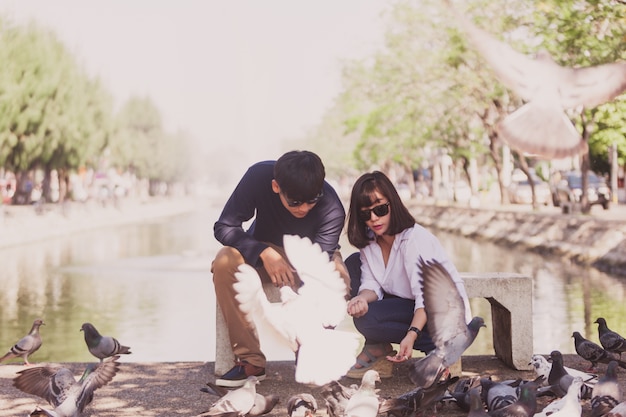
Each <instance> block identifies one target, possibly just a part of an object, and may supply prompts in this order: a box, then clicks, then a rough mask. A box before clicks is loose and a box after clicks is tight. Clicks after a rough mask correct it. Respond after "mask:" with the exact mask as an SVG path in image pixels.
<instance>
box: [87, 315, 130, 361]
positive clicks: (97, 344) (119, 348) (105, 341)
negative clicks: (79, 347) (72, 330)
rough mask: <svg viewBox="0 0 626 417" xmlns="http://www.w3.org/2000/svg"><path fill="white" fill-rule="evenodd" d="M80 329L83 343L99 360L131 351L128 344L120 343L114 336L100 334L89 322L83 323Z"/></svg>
mask: <svg viewBox="0 0 626 417" xmlns="http://www.w3.org/2000/svg"><path fill="white" fill-rule="evenodd" d="M80 330H81V331H83V332H85V343H87V348H88V349H89V352H91V354H92V355H93V356H95V357H96V358H98V359H100V362H102V361H103V359H104V358H108V357H111V356H115V355H122V354H125V355H127V354H129V353H131V351H130V348H129V347H128V346H123V345H121V344H120V342H118V341H117V339H116V338H114V337H111V336H102V335H101V334H100V333H99V332H98V330H96V328H95V327H94V325H93V324H91V323H83V325H82V326H81V328H80Z"/></svg>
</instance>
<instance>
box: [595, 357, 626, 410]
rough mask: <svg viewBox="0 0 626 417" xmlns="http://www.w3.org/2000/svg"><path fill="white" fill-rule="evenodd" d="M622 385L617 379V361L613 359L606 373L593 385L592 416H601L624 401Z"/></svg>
mask: <svg viewBox="0 0 626 417" xmlns="http://www.w3.org/2000/svg"><path fill="white" fill-rule="evenodd" d="M622 398H623V393H622V387H621V386H620V384H619V382H618V380H617V362H615V361H611V362H609V364H608V365H607V367H606V373H605V374H604V375H603V376H601V377H600V379H599V380H598V383H597V384H595V385H594V386H593V391H592V393H591V417H601V416H603V415H605V414H607V413H608V412H610V411H611V410H612V409H613V407H615V406H616V405H617V404H619V403H620V402H621V401H622Z"/></svg>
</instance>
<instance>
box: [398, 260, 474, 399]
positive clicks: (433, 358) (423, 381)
mask: <svg viewBox="0 0 626 417" xmlns="http://www.w3.org/2000/svg"><path fill="white" fill-rule="evenodd" d="M418 262H419V267H420V270H421V274H422V287H423V288H422V293H423V295H424V309H425V310H426V314H427V316H428V323H427V325H428V332H429V334H430V337H431V338H432V341H433V343H434V344H435V349H434V350H432V351H431V352H430V353H428V355H426V356H425V357H423V358H421V359H419V360H417V361H416V362H415V363H413V365H412V367H410V368H409V377H410V378H411V381H413V383H414V384H415V385H417V386H418V387H422V388H428V387H430V386H431V385H433V384H434V383H435V382H437V378H439V377H440V376H441V375H442V373H443V372H444V370H445V369H446V368H449V367H450V366H452V365H454V364H455V363H456V362H457V361H458V360H459V359H460V358H461V355H462V354H463V352H465V349H467V348H468V347H469V346H470V345H471V344H472V343H473V342H474V339H475V338H476V335H478V330H480V328H481V327H485V322H484V320H483V319H482V318H481V317H474V318H472V320H471V321H470V323H469V324H466V322H465V303H464V301H463V298H462V297H461V294H460V293H459V290H458V288H457V287H456V284H455V282H454V281H453V280H452V277H451V276H450V274H449V272H448V270H446V268H445V267H443V265H441V263H439V262H438V261H437V260H434V259H433V260H429V261H425V260H424V259H422V258H421V257H420V259H419V261H418Z"/></svg>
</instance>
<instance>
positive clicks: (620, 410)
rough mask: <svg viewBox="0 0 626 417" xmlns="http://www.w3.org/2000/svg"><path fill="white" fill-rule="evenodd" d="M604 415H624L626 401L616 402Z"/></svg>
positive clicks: (625, 412) (622, 416)
mask: <svg viewBox="0 0 626 417" xmlns="http://www.w3.org/2000/svg"><path fill="white" fill-rule="evenodd" d="M606 417H626V401H622V402H621V403H619V404H617V405H616V406H615V407H613V409H612V410H611V411H609V413H608V414H607V415H606Z"/></svg>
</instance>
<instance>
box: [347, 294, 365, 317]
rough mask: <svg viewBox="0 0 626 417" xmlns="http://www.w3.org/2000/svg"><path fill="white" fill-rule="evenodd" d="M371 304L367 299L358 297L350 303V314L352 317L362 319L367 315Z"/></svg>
mask: <svg viewBox="0 0 626 417" xmlns="http://www.w3.org/2000/svg"><path fill="white" fill-rule="evenodd" d="M368 309H369V304H368V302H367V300H366V299H365V297H363V296H361V295H357V296H356V297H353V298H352V299H351V300H350V301H348V314H349V315H351V316H352V317H361V316H364V315H365V313H367V310H368Z"/></svg>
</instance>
